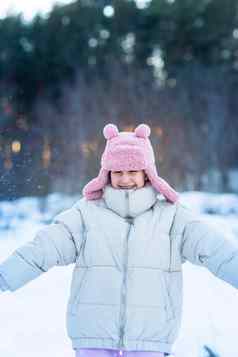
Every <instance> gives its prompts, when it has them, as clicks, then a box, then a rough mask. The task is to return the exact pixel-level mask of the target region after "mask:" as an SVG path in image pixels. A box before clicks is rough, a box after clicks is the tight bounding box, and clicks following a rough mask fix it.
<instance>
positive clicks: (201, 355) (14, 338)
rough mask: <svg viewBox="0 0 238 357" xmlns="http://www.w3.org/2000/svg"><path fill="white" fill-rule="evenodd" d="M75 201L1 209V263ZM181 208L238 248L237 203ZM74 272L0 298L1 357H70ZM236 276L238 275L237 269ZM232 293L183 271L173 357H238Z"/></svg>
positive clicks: (235, 293) (191, 269)
mask: <svg viewBox="0 0 238 357" xmlns="http://www.w3.org/2000/svg"><path fill="white" fill-rule="evenodd" d="M78 198H79V197H74V198H69V197H65V196H62V195H57V194H54V195H50V196H49V197H48V198H47V200H46V201H44V200H41V201H40V200H37V199H34V198H24V199H19V200H17V201H14V202H0V262H1V261H3V260H4V259H5V258H6V257H7V256H8V255H9V254H10V253H11V252H13V250H15V249H16V248H17V247H18V246H20V245H22V244H23V243H25V242H27V241H29V240H31V239H33V237H34V235H35V233H36V232H37V231H38V229H39V228H40V227H42V226H43V225H45V224H47V223H49V222H50V220H51V218H52V217H53V216H54V215H55V214H57V213H58V212H59V211H61V210H62V209H64V208H68V207H70V206H71V205H72V204H73V203H74V202H75V201H76V200H77V199H78ZM181 200H182V202H183V203H184V204H185V205H186V206H188V207H190V208H191V209H192V210H193V211H194V212H196V213H197V214H199V215H202V217H203V218H204V219H206V220H209V221H210V222H211V223H212V224H214V225H215V226H218V227H219V229H220V230H222V231H223V232H224V234H225V235H226V236H227V238H228V239H229V237H230V236H232V235H233V236H235V237H236V238H237V240H238V196H236V195H215V194H207V193H198V192H187V193H184V194H182V195H181ZM72 268H73V266H68V267H57V268H53V269H51V270H50V271H49V272H48V273H47V274H43V275H42V276H41V277H39V278H38V279H37V280H34V281H32V282H31V283H29V284H27V285H26V286H24V287H22V288H21V289H19V290H17V291H16V292H15V293H11V292H4V293H3V294H1V295H0V357H74V353H73V350H72V348H71V342H70V340H69V338H68V337H67V334H66V327H65V315H66V305H67V299H68V297H69V288H70V280H71V273H72ZM237 274H238V269H237ZM237 338H238V290H236V289H234V288H233V287H231V286H229V285H228V284H226V283H224V282H222V281H220V280H218V279H217V278H215V277H214V276H213V275H212V274H211V273H210V272H208V271H207V270H205V269H204V268H200V267H196V266H193V265H191V264H190V263H186V264H184V307H183V321H182V328H181V333H180V336H179V338H178V340H177V342H176V344H175V346H174V355H175V356H176V357H207V356H209V354H208V353H206V352H205V350H204V348H203V346H204V345H207V346H208V347H210V348H211V349H212V350H213V351H214V352H215V353H216V354H217V356H219V357H238V341H237Z"/></svg>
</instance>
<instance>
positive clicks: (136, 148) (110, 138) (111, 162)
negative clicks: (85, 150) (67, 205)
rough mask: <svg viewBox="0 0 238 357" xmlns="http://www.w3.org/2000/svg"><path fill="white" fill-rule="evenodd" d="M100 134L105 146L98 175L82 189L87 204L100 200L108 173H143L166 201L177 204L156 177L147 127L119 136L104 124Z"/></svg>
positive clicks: (175, 199)
mask: <svg viewBox="0 0 238 357" xmlns="http://www.w3.org/2000/svg"><path fill="white" fill-rule="evenodd" d="M103 134H104V137H105V138H106V139H107V143H106V147H105V150H104V152H103V155H102V158H101V169H100V172H99V175H98V177H96V178H94V179H93V180H91V181H90V182H89V183H88V184H87V185H86V186H85V187H84V189H83V195H84V196H85V197H86V198H87V199H88V200H96V199H99V198H101V197H102V194H103V188H104V187H105V186H106V185H107V184H108V183H109V172H110V171H137V170H144V171H145V173H146V175H147V177H148V179H149V181H150V183H151V185H152V186H153V187H154V188H155V189H156V190H157V191H158V192H159V193H161V194H163V195H164V196H165V198H166V199H167V200H168V201H170V202H176V201H177V200H178V193H177V192H176V191H175V190H174V189H172V187H170V186H169V184H168V183H167V182H166V181H165V180H163V179H162V178H161V177H159V176H158V174H157V170H156V166H155V156H154V151H153V148H152V145H151V142H150V140H149V136H150V127H149V126H148V125H146V124H140V125H139V126H137V127H136V129H135V130H134V132H119V131H118V128H117V127H116V125H113V124H107V125H106V126H105V127H104V129H103Z"/></svg>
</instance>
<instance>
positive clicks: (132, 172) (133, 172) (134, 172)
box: [129, 171, 137, 174]
mask: <svg viewBox="0 0 238 357" xmlns="http://www.w3.org/2000/svg"><path fill="white" fill-rule="evenodd" d="M129 172H130V173H131V174H136V173H137V171H129Z"/></svg>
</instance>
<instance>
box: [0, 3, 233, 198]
mask: <svg viewBox="0 0 238 357" xmlns="http://www.w3.org/2000/svg"><path fill="white" fill-rule="evenodd" d="M237 117H238V2H237V0H200V1H197V0H179V1H178V0H174V1H173V0H152V1H147V2H145V3H144V6H142V5H140V6H139V5H138V4H136V2H135V1H132V0H131V1H129V0H127V1H126V0H115V1H106V0H105V1H103V0H80V1H75V2H73V3H71V4H69V5H64V6H59V5H57V6H55V7H54V8H53V9H52V11H51V12H50V13H49V14H48V15H47V16H44V17H43V16H39V15H37V16H35V17H34V19H33V20H32V21H31V22H28V23H26V22H24V21H23V18H22V17H21V15H16V16H8V17H6V18H4V19H2V20H0V199H14V198H16V197H20V196H25V195H37V196H38V195H40V196H42V195H43V196H44V195H46V194H48V193H49V192H56V191H57V192H59V191H60V192H65V193H79V192H80V190H81V188H82V186H83V185H84V184H85V183H86V182H87V181H88V180H89V179H91V178H92V177H94V176H95V175H96V174H97V172H98V170H99V166H100V161H99V160H100V157H101V153H102V150H103V147H104V144H105V141H104V138H103V135H102V129H103V126H104V125H105V124H107V123H108V122H111V123H114V124H116V125H118V127H119V129H120V130H132V129H133V128H135V126H136V125H138V124H139V123H143V122H144V123H147V124H149V125H150V126H151V129H152V135H151V139H152V143H153V145H154V148H155V151H156V160H157V167H158V169H159V174H160V175H161V176H162V177H164V178H165V179H167V180H168V181H169V183H170V184H171V185H173V186H174V187H175V188H176V189H177V190H180V191H182V190H206V191H211V192H238V139H237V134H238V118H237Z"/></svg>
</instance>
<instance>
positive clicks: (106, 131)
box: [103, 124, 119, 140]
mask: <svg viewBox="0 0 238 357" xmlns="http://www.w3.org/2000/svg"><path fill="white" fill-rule="evenodd" d="M118 134H119V130H118V128H117V126H116V125H114V124H107V125H105V126H104V128H103V135H104V137H105V139H107V140H108V139H112V138H115V137H116V136H118Z"/></svg>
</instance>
